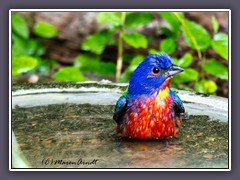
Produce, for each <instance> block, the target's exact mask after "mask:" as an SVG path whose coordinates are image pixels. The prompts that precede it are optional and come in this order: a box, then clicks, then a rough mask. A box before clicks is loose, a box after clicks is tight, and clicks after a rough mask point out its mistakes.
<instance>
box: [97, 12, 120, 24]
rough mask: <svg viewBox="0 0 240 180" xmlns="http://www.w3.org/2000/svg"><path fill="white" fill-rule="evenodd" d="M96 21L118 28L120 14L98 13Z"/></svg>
mask: <svg viewBox="0 0 240 180" xmlns="http://www.w3.org/2000/svg"><path fill="white" fill-rule="evenodd" d="M97 21H98V22H99V23H101V24H111V25H113V26H120V25H121V12H100V13H98V15H97Z"/></svg>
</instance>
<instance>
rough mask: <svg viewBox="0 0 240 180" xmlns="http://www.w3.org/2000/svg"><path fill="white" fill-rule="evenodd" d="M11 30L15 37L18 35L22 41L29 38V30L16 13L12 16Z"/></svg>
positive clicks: (23, 20)
mask: <svg viewBox="0 0 240 180" xmlns="http://www.w3.org/2000/svg"><path fill="white" fill-rule="evenodd" d="M12 30H13V32H14V33H15V35H18V36H20V37H21V38H23V39H28V38H29V30H28V26H27V23H26V21H25V19H24V18H23V17H22V16H21V15H19V14H17V13H13V14H12Z"/></svg>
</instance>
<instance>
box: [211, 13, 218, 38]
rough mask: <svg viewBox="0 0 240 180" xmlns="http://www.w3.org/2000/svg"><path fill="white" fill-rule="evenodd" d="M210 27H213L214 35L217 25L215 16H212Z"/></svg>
mask: <svg viewBox="0 0 240 180" xmlns="http://www.w3.org/2000/svg"><path fill="white" fill-rule="evenodd" d="M212 27H213V32H214V33H215V34H216V33H217V32H218V28H219V24H218V22H217V19H216V17H215V16H212Z"/></svg>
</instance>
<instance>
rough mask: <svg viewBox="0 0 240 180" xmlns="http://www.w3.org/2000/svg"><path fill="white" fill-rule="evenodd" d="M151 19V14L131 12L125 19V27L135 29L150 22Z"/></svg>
mask: <svg viewBox="0 0 240 180" xmlns="http://www.w3.org/2000/svg"><path fill="white" fill-rule="evenodd" d="M152 18H153V15H152V13H149V12H141V13H139V12H132V13H129V14H128V15H127V17H126V26H127V27H128V28H136V27H138V26H140V25H144V24H146V23H148V22H149V21H151V20H152Z"/></svg>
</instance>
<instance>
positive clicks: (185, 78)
mask: <svg viewBox="0 0 240 180" xmlns="http://www.w3.org/2000/svg"><path fill="white" fill-rule="evenodd" d="M198 77H199V73H198V72H197V71H196V70H195V69H192V68H186V69H185V70H184V71H183V72H181V73H179V74H177V75H176V76H175V77H174V78H173V79H174V81H175V82H176V83H186V82H192V81H198Z"/></svg>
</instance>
